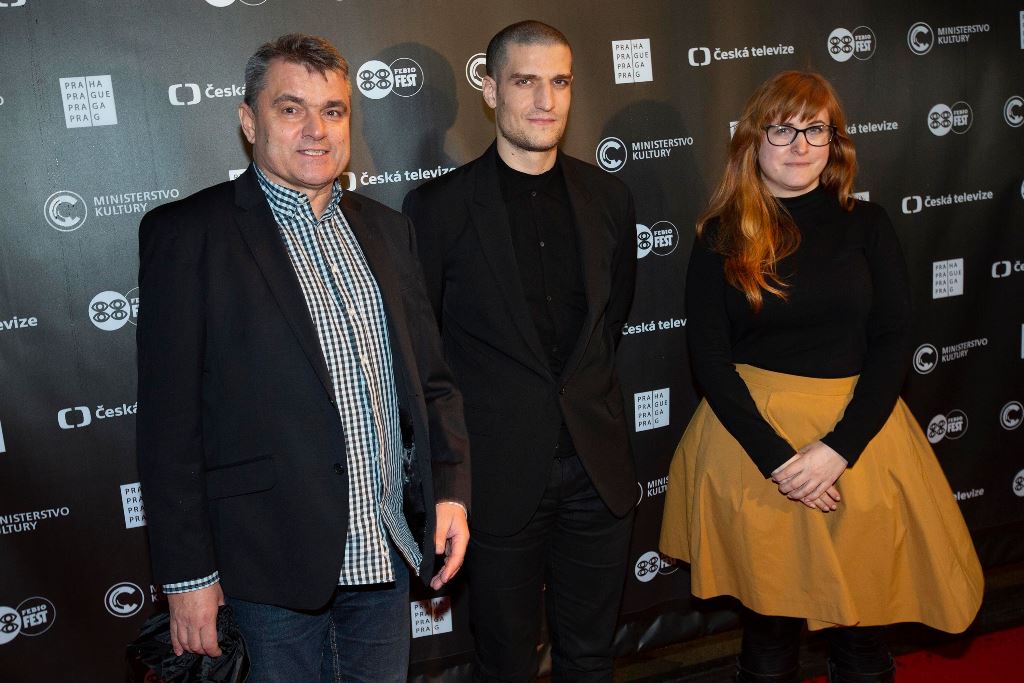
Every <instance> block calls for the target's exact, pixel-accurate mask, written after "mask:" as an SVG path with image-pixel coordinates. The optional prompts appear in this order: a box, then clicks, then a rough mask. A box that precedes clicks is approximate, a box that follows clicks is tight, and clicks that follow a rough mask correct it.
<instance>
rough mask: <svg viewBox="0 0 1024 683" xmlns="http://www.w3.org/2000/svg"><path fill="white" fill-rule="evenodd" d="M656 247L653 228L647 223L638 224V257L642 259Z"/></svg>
mask: <svg viewBox="0 0 1024 683" xmlns="http://www.w3.org/2000/svg"><path fill="white" fill-rule="evenodd" d="M653 247H654V240H653V239H652V235H651V229H650V228H648V227H647V226H646V225H641V224H640V223H637V224H636V257H637V258H638V259H642V258H643V257H644V256H647V255H648V254H650V253H651V249H652V248H653Z"/></svg>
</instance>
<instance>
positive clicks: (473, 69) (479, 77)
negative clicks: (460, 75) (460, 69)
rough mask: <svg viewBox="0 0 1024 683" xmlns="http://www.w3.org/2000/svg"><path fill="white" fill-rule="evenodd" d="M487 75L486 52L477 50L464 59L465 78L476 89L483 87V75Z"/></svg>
mask: <svg viewBox="0 0 1024 683" xmlns="http://www.w3.org/2000/svg"><path fill="white" fill-rule="evenodd" d="M486 75H487V54H486V53H484V52H477V53H476V54H475V55H473V56H472V57H470V58H469V59H467V60H466V80H467V81H469V84H470V85H471V86H473V87H474V88H476V89H477V90H483V89H484V76H486Z"/></svg>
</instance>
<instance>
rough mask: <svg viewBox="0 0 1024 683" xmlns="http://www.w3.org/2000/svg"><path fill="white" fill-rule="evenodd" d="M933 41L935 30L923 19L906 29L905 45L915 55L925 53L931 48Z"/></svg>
mask: <svg viewBox="0 0 1024 683" xmlns="http://www.w3.org/2000/svg"><path fill="white" fill-rule="evenodd" d="M934 42H935V32H934V31H932V27H931V26H929V25H928V24H926V23H924V22H923V21H919V22H917V23H916V24H914V25H913V26H911V27H910V30H909V31H907V47H909V48H910V51H911V52H913V53H914V54H915V55H926V54H928V51H929V50H931V49H932V44H933V43H934Z"/></svg>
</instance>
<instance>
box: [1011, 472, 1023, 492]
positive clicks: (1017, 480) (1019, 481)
mask: <svg viewBox="0 0 1024 683" xmlns="http://www.w3.org/2000/svg"><path fill="white" fill-rule="evenodd" d="M1013 494H1014V495H1015V496H1017V497H1018V498H1024V470H1021V471H1020V472H1018V473H1017V474H1016V475H1014V477H1013Z"/></svg>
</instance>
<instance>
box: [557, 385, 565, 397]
mask: <svg viewBox="0 0 1024 683" xmlns="http://www.w3.org/2000/svg"><path fill="white" fill-rule="evenodd" d="M558 393H559V394H562V395H563V396H564V395H565V387H562V388H561V389H559V390H558Z"/></svg>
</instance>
